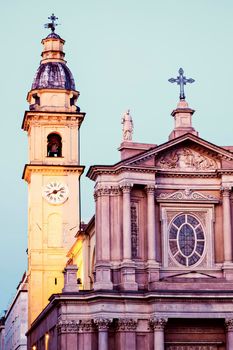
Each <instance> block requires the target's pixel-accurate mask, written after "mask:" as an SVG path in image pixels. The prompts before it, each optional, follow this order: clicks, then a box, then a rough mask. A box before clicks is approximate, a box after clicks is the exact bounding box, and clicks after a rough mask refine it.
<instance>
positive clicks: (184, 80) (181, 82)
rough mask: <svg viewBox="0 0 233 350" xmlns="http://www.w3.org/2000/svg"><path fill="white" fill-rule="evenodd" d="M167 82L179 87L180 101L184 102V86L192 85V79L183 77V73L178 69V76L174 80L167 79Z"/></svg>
mask: <svg viewBox="0 0 233 350" xmlns="http://www.w3.org/2000/svg"><path fill="white" fill-rule="evenodd" d="M168 81H169V82H170V83H177V85H180V100H185V94H184V86H185V85H186V84H187V83H190V84H192V83H194V81H195V80H194V79H192V78H189V79H187V78H186V77H185V76H184V71H183V69H182V68H180V69H179V75H178V77H177V78H176V79H174V78H171V79H168Z"/></svg>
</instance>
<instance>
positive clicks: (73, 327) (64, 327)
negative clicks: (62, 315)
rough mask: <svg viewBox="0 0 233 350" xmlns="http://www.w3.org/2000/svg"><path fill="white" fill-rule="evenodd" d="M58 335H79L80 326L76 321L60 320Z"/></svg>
mask: <svg viewBox="0 0 233 350" xmlns="http://www.w3.org/2000/svg"><path fill="white" fill-rule="evenodd" d="M56 327H57V331H58V334H61V333H77V332H78V330H79V324H78V323H77V322H76V321H74V320H70V321H68V320H60V321H58V324H57V326H56Z"/></svg>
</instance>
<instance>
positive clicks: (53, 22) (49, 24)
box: [44, 13, 58, 33]
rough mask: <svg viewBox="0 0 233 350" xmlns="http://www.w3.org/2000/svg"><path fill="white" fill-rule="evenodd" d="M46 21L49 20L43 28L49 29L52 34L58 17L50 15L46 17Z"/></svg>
mask: <svg viewBox="0 0 233 350" xmlns="http://www.w3.org/2000/svg"><path fill="white" fill-rule="evenodd" d="M48 19H50V20H51V22H50V23H46V24H45V25H44V26H45V28H50V29H51V31H52V33H53V32H54V31H55V27H56V26H57V23H55V21H56V20H57V19H58V17H56V16H55V15H54V13H52V15H51V16H50V17H48Z"/></svg>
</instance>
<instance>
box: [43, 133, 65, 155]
mask: <svg viewBox="0 0 233 350" xmlns="http://www.w3.org/2000/svg"><path fill="white" fill-rule="evenodd" d="M47 156H48V157H61V156H62V139H61V136H60V135H58V134H55V133H52V134H49V135H48V137H47Z"/></svg>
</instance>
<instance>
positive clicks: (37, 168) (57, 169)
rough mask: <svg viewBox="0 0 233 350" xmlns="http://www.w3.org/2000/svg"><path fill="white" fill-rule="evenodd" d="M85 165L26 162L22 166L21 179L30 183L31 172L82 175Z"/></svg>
mask: <svg viewBox="0 0 233 350" xmlns="http://www.w3.org/2000/svg"><path fill="white" fill-rule="evenodd" d="M84 169H85V167H84V166H82V165H78V166H77V165H49V164H47V165H45V164H44V165H41V164H26V165H25V166H24V170H23V175H22V179H23V180H25V181H27V182H28V183H30V181H31V174H32V173H42V174H46V175H66V174H68V173H69V174H70V173H76V174H79V176H81V175H82V173H83V171H84Z"/></svg>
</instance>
